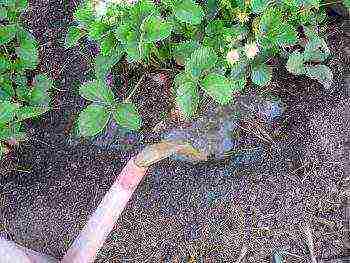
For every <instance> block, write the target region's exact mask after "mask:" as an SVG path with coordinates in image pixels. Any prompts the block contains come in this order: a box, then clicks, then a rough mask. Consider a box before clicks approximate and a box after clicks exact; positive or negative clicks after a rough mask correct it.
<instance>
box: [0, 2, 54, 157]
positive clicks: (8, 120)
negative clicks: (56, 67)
mask: <svg viewBox="0 0 350 263" xmlns="http://www.w3.org/2000/svg"><path fill="white" fill-rule="evenodd" d="M26 7H27V2H26V1H25V0H18V1H10V0H8V1H2V2H1V4H0V19H1V25H0V50H1V53H0V74H1V75H0V158H1V156H2V155H3V154H5V153H7V151H8V148H7V147H8V146H9V145H12V144H16V143H17V142H18V141H21V140H23V139H25V131H24V129H23V121H25V120H28V119H31V118H36V117H38V116H40V115H41V114H43V113H45V112H46V111H47V110H48V109H49V102H50V98H49V89H50V87H51V86H52V81H51V80H50V79H49V78H48V77H47V76H45V75H44V74H38V75H36V76H34V77H30V76H32V75H33V73H34V69H35V68H36V67H37V64H38V43H37V41H36V40H35V39H34V37H33V36H32V34H31V33H30V32H28V31H27V30H26V29H24V28H23V26H22V25H21V22H20V15H21V13H22V12H23V11H24V10H25V9H26Z"/></svg>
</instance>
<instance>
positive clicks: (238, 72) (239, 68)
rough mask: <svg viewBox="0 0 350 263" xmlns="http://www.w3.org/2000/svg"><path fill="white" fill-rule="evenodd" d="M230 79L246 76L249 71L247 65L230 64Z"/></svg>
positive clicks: (238, 62) (240, 63) (241, 63)
mask: <svg viewBox="0 0 350 263" xmlns="http://www.w3.org/2000/svg"><path fill="white" fill-rule="evenodd" d="M230 69H231V72H230V77H231V78H233V79H237V78H241V77H242V75H245V73H246V70H247V64H246V63H245V62H243V61H237V62H236V63H234V64H230Z"/></svg>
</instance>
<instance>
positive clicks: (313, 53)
mask: <svg viewBox="0 0 350 263" xmlns="http://www.w3.org/2000/svg"><path fill="white" fill-rule="evenodd" d="M330 53H331V52H330V50H329V48H328V46H327V43H326V41H325V40H324V39H322V38H320V37H314V38H311V39H309V41H308V42H307V44H306V46H305V50H304V53H303V56H304V60H305V61H315V62H322V61H324V60H326V59H327V58H328V57H329V55H330Z"/></svg>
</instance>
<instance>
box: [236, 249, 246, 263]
mask: <svg viewBox="0 0 350 263" xmlns="http://www.w3.org/2000/svg"><path fill="white" fill-rule="evenodd" d="M247 252H248V248H247V247H246V246H245V245H243V247H242V250H241V254H240V255H239V257H238V259H237V260H236V263H240V262H241V261H242V260H243V259H244V257H245V256H246V254H247Z"/></svg>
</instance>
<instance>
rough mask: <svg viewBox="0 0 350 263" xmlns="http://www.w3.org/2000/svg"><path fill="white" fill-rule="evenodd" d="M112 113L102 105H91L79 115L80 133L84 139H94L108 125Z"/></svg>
mask: <svg viewBox="0 0 350 263" xmlns="http://www.w3.org/2000/svg"><path fill="white" fill-rule="evenodd" d="M109 118H110V111H109V110H108V109H107V108H105V107H104V106H102V105H96V104H91V105H89V106H87V107H86V108H85V109H84V110H83V111H82V112H81V113H80V115H79V118H78V132H79V134H80V135H81V136H82V137H92V136H95V135H96V134H98V133H100V132H101V131H102V130H103V129H104V128H105V127H106V125H107V122H108V120H109Z"/></svg>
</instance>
